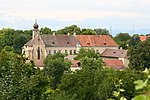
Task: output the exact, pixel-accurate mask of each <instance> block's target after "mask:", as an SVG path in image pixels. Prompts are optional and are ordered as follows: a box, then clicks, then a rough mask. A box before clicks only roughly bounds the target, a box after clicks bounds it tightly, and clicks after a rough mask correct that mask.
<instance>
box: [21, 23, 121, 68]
mask: <svg viewBox="0 0 150 100" xmlns="http://www.w3.org/2000/svg"><path fill="white" fill-rule="evenodd" d="M33 28H34V29H33V34H32V39H31V40H30V41H29V42H27V43H26V44H25V45H24V46H23V47H22V53H23V54H24V55H25V57H27V58H28V60H33V61H34V62H35V65H37V66H43V60H44V58H45V57H46V56H47V55H49V54H55V53H57V52H61V53H67V54H68V56H67V57H66V58H67V59H73V58H74V57H75V56H76V53H77V52H78V51H79V49H80V48H93V49H94V50H95V51H97V52H100V53H102V52H103V51H105V49H118V45H117V44H116V43H115V41H114V40H113V39H112V38H111V37H110V36H109V35H76V34H74V35H69V34H68V35H56V34H53V35H41V34H40V30H39V29H38V24H37V23H35V24H34V25H33Z"/></svg>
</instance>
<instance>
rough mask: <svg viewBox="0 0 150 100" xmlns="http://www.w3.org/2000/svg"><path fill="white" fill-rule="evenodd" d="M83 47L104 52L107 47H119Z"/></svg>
mask: <svg viewBox="0 0 150 100" xmlns="http://www.w3.org/2000/svg"><path fill="white" fill-rule="evenodd" d="M82 48H86V49H87V48H93V49H94V50H95V51H97V52H99V53H102V52H104V51H105V49H118V47H82Z"/></svg>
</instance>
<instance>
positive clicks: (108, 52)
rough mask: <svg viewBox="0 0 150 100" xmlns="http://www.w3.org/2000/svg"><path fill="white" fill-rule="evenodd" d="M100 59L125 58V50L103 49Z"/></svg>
mask: <svg viewBox="0 0 150 100" xmlns="http://www.w3.org/2000/svg"><path fill="white" fill-rule="evenodd" d="M101 56H102V57H114V58H126V57H127V50H122V49H105V51H104V52H103V53H102V54H101Z"/></svg>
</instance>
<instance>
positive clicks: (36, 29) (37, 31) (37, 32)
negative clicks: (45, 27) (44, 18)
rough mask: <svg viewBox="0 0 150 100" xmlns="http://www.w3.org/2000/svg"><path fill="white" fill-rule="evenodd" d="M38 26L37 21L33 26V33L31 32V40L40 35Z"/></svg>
mask: <svg viewBox="0 0 150 100" xmlns="http://www.w3.org/2000/svg"><path fill="white" fill-rule="evenodd" d="M38 27H39V25H38V24H37V19H36V20H35V23H34V25H33V28H34V29H33V32H32V39H34V38H35V37H36V36H37V35H39V34H40V31H39V29H38Z"/></svg>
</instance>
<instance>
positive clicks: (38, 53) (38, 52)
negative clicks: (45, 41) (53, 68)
mask: <svg viewBox="0 0 150 100" xmlns="http://www.w3.org/2000/svg"><path fill="white" fill-rule="evenodd" d="M37 56H38V57H37V58H38V60H39V59H40V47H38V50H37Z"/></svg>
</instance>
